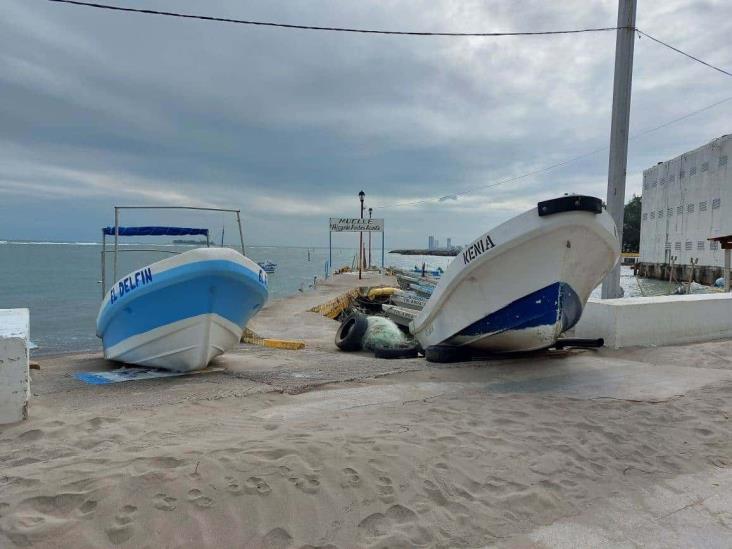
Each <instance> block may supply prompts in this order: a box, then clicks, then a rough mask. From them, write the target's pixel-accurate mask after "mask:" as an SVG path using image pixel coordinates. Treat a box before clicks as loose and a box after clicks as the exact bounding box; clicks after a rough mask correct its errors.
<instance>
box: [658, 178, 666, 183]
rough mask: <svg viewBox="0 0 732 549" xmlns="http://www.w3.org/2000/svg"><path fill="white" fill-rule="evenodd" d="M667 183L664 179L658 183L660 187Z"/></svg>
mask: <svg viewBox="0 0 732 549" xmlns="http://www.w3.org/2000/svg"><path fill="white" fill-rule="evenodd" d="M664 183H666V180H665V179H664V178H663V177H662V178H661V180H660V181H659V182H658V184H659V185H663V184H664Z"/></svg>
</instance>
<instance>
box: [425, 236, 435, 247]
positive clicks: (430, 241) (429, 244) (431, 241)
mask: <svg viewBox="0 0 732 549" xmlns="http://www.w3.org/2000/svg"><path fill="white" fill-rule="evenodd" d="M435 248H436V245H435V237H434V236H432V235H430V236H428V237H427V249H428V250H434V249H435Z"/></svg>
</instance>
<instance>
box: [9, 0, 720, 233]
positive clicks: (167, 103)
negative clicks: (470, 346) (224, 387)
mask: <svg viewBox="0 0 732 549" xmlns="http://www.w3.org/2000/svg"><path fill="white" fill-rule="evenodd" d="M109 3H116V4H117V5H124V6H130V7H146V8H152V9H161V10H172V11H180V12H189V13H204V14H206V15H214V16H220V17H231V18H241V19H255V20H267V21H277V22H284V23H295V24H313V25H323V26H351V27H365V28H379V29H399V30H427V31H462V32H486V31H528V30H548V29H566V28H580V27H604V26H614V25H615V24H616V18H617V15H616V10H617V2H616V1H615V0H575V1H569V0H567V1H563V2H546V1H542V0H530V1H528V0H527V1H521V2H516V1H513V0H384V1H379V2H376V1H371V2H363V1H356V0H353V1H346V0H247V1H245V0H211V1H209V2H200V1H199V2H196V1H193V0H175V1H173V0H146V1H142V0H139V1H132V0H109ZM639 4H640V5H639V9H638V20H637V25H638V27H639V28H641V29H643V30H644V31H646V32H649V33H651V34H653V35H655V36H657V37H658V38H660V39H662V40H665V41H668V42H670V43H672V44H674V45H676V46H677V47H680V48H682V49H685V50H687V51H689V52H691V53H693V54H695V55H698V56H699V57H701V58H703V59H706V60H708V61H710V62H712V63H715V64H717V65H720V66H722V67H724V68H726V69H728V70H730V69H732V48H730V47H729V43H730V41H729V36H730V35H731V34H732V2H729V1H728V0H706V1H703V0H698V1H693V0H688V1H680V0H666V1H664V2H650V1H644V0H640V2H639ZM614 49H615V36H614V33H613V32H606V33H594V34H582V35H568V36H554V37H522V38H444V37H443V38H419V37H404V36H401V37H400V36H375V35H362V34H345V33H328V32H315V31H298V30H281V29H273V28H262V27H249V26H243V25H233V24H223V23H207V22H200V21H188V20H181V19H173V18H166V17H159V16H146V15H138V14H126V13H114V12H109V11H106V10H98V9H92V8H84V7H75V6H70V5H61V4H53V3H49V2H47V1H45V0H2V1H0V239H52V240H94V239H96V238H97V236H98V234H99V227H100V226H102V225H104V224H107V223H110V222H112V221H113V219H112V209H111V207H112V205H114V204H163V203H165V204H183V205H208V206H223V207H240V208H241V209H242V212H243V215H244V220H245V229H246V233H247V240H248V241H249V243H251V244H295V245H310V246H317V245H327V217H329V216H331V215H333V216H349V215H353V216H355V215H357V214H358V199H357V193H358V191H359V190H361V189H363V190H364V191H365V192H366V193H367V205H368V206H372V207H374V209H375V211H374V216H375V217H384V218H386V223H387V229H388V232H387V237H388V242H389V244H391V245H393V246H413V245H422V244H424V243H425V241H426V235H427V234H430V233H433V234H436V235H437V236H438V238H444V237H445V236H452V237H453V240H454V241H456V242H465V241H468V240H470V239H472V238H473V237H475V236H476V235H477V234H479V233H481V232H483V231H484V230H487V229H488V228H489V227H490V226H492V225H494V224H495V223H497V222H500V221H502V220H505V219H507V218H508V217H510V216H512V215H514V214H516V213H519V212H520V211H522V210H524V209H527V208H530V207H532V206H533V205H534V204H535V203H536V201H537V200H541V199H545V198H548V197H552V196H555V195H559V194H562V193H564V192H580V193H586V194H594V195H596V196H602V197H604V196H605V186H606V173H607V152H605V151H603V152H599V153H597V154H594V155H590V156H588V157H586V158H584V159H582V160H581V161H578V162H574V163H571V164H569V165H567V166H564V167H562V168H559V169H555V170H552V171H548V172H544V173H541V174H537V175H534V176H531V177H526V178H523V179H519V180H516V181H513V182H508V183H505V184H503V185H500V186H495V187H488V188H483V189H481V188H480V187H481V186H487V185H491V184H492V183H495V182H496V181H499V180H502V179H505V178H510V177H512V176H516V175H520V174H524V173H526V172H531V171H533V170H536V169H540V168H542V167H545V166H548V165H551V164H554V163H556V162H560V161H562V160H565V159H567V158H571V157H574V156H577V155H579V154H582V153H584V152H587V151H591V150H594V149H597V148H601V147H605V146H606V145H607V143H608V138H609V125H610V107H611V96H612V70H613V56H614ZM635 53H636V58H635V70H634V78H633V100H632V113H631V129H632V131H635V132H637V131H641V130H644V129H646V128H650V127H653V126H656V125H659V124H661V123H664V122H666V121H667V120H671V119H674V118H677V117H679V116H683V115H685V114H687V113H689V112H691V111H694V110H696V109H699V108H702V107H704V106H706V105H709V104H711V103H714V102H716V101H720V100H722V99H724V98H726V97H729V96H732V78H729V77H725V76H723V75H721V74H719V73H715V72H713V71H711V70H709V69H708V68H705V67H704V66H702V65H699V64H697V63H694V62H692V61H690V60H688V59H686V58H684V57H682V56H680V55H678V54H676V53H674V52H672V51H670V50H668V49H665V48H663V47H661V46H659V45H658V44H655V43H653V42H651V41H650V40H648V39H645V38H641V39H639V40H638V39H637V40H636V45H635ZM731 132H732V101H729V102H727V103H724V104H723V105H720V106H718V107H716V108H714V109H710V110H708V111H706V112H704V113H702V114H699V115H697V116H694V117H691V118H689V119H687V120H684V121H683V122H680V123H678V124H675V125H672V126H669V127H667V128H665V129H663V130H660V131H657V132H654V133H651V134H648V135H645V136H642V137H639V138H638V139H635V140H632V141H631V143H630V152H629V173H628V196H629V195H630V194H631V193H633V192H639V189H640V178H641V174H642V170H643V169H644V168H647V167H649V166H651V165H652V164H654V163H655V162H657V161H660V160H664V159H667V158H670V157H672V156H675V155H677V154H680V153H682V152H684V151H686V150H689V149H691V148H694V147H697V146H700V145H702V144H704V143H706V142H707V141H709V140H711V139H713V138H715V137H718V136H720V135H722V134H725V133H731ZM476 188H477V190H476V192H473V193H472V194H468V195H465V196H463V197H461V198H459V199H458V200H447V201H442V202H437V201H434V200H433V201H429V202H426V203H422V204H417V205H414V204H409V203H411V202H413V201H417V200H421V199H425V198H435V197H440V196H443V195H448V194H451V193H455V192H460V191H464V190H466V189H476ZM401 203H408V204H407V205H401V206H395V204H401ZM179 221H182V220H179ZM339 238H341V239H343V240H344V241H343V242H342V244H344V245H346V244H348V242H347V241H346V240H347V237H345V236H341V237H339Z"/></svg>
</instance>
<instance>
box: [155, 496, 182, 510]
mask: <svg viewBox="0 0 732 549" xmlns="http://www.w3.org/2000/svg"><path fill="white" fill-rule="evenodd" d="M177 501H178V499H177V498H174V497H173V496H169V495H167V494H162V493H161V494H155V497H154V498H153V507H155V509H159V510H161V511H173V510H174V509H175V507H176V505H175V504H176V502H177Z"/></svg>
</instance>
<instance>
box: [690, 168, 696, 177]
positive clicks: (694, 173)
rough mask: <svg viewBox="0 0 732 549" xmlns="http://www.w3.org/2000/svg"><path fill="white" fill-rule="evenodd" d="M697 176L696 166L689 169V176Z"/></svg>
mask: <svg viewBox="0 0 732 549" xmlns="http://www.w3.org/2000/svg"><path fill="white" fill-rule="evenodd" d="M692 175H696V166H692V167H691V168H689V176H692Z"/></svg>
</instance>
